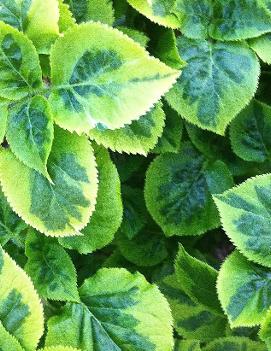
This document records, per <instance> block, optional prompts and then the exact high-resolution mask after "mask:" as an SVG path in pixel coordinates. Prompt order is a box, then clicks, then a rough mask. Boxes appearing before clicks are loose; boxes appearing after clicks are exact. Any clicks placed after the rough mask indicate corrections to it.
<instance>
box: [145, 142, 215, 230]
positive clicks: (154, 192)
mask: <svg viewBox="0 0 271 351" xmlns="http://www.w3.org/2000/svg"><path fill="white" fill-rule="evenodd" d="M206 167H207V161H206V159H205V158H204V156H202V155H201V154H199V153H198V152H197V151H196V150H195V149H194V148H193V147H192V145H191V144H189V143H186V144H184V145H183V147H182V149H181V151H180V152H179V153H178V154H162V155H160V156H158V157H157V158H156V159H155V160H154V161H153V163H152V164H151V165H150V167H149V169H148V171H147V175H146V184H145V199H146V204H147V208H148V210H149V211H150V213H151V215H152V216H153V218H154V219H155V221H156V222H157V223H158V224H159V225H160V226H161V228H162V229H163V231H164V232H165V234H166V235H168V236H171V235H198V234H202V233H204V232H205V231H207V230H209V229H212V228H215V227H217V226H218V225H219V218H218V213H217V211H216V209H215V206H214V203H213V201H212V198H211V193H210V191H209V188H208V185H207V182H206V178H205V173H204V172H205V170H206Z"/></svg>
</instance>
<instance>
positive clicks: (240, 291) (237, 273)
mask: <svg viewBox="0 0 271 351" xmlns="http://www.w3.org/2000/svg"><path fill="white" fill-rule="evenodd" d="M270 286H271V279H270V272H269V270H268V269H267V268H264V267H262V266H259V265H257V264H255V263H253V262H250V261H248V260H247V259H246V258H245V257H244V256H243V255H241V254H240V253H239V252H237V251H235V252H234V253H232V254H231V255H230V256H229V257H227V259H226V260H225V261H224V263H223V265H222V267H221V269H220V271H219V275H218V280H217V291H218V297H219V300H220V302H221V305H222V307H223V310H224V311H225V313H226V314H227V316H228V319H229V321H230V324H231V327H251V326H255V325H259V324H260V323H261V322H262V320H263V318H264V317H265V315H266V312H267V311H268V309H269V307H270V306H271V295H270Z"/></svg>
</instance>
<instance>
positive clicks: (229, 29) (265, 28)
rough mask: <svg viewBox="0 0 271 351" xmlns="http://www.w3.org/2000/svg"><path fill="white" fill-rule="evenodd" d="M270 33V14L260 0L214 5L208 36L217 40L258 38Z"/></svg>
mask: <svg viewBox="0 0 271 351" xmlns="http://www.w3.org/2000/svg"><path fill="white" fill-rule="evenodd" d="M270 31H271V12H270V11H269V10H268V9H267V8H266V5H265V4H264V1H262V0H242V2H240V1H239V0H220V1H217V2H215V3H214V19H213V21H212V23H211V25H210V28H209V34H210V36H211V37H212V38H214V39H217V40H223V41H224V40H240V39H247V38H254V37H258V36H260V35H261V34H264V33H267V32H270Z"/></svg>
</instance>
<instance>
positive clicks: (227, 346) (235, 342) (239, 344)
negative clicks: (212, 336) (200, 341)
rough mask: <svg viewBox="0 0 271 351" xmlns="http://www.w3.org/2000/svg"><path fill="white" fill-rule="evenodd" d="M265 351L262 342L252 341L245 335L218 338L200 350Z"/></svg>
mask: <svg viewBox="0 0 271 351" xmlns="http://www.w3.org/2000/svg"><path fill="white" fill-rule="evenodd" d="M225 350H231V351H243V350H247V351H267V348H266V346H265V344H264V343H261V342H258V341H252V340H250V339H249V338H245V337H234V336H233V337H227V338H220V339H217V340H214V341H212V342H210V343H209V344H208V345H207V346H206V347H204V348H202V351H225Z"/></svg>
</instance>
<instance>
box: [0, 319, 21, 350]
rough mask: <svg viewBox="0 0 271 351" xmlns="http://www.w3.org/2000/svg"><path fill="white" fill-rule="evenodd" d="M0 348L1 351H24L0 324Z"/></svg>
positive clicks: (0, 323)
mask: <svg viewBox="0 0 271 351" xmlns="http://www.w3.org/2000/svg"><path fill="white" fill-rule="evenodd" d="M0 348H1V350H2V351H10V350H12V351H24V350H25V349H23V348H22V346H21V344H20V343H19V341H17V340H16V339H15V337H14V336H12V335H11V334H9V332H8V331H7V330H6V329H5V327H4V326H3V324H2V322H0Z"/></svg>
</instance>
